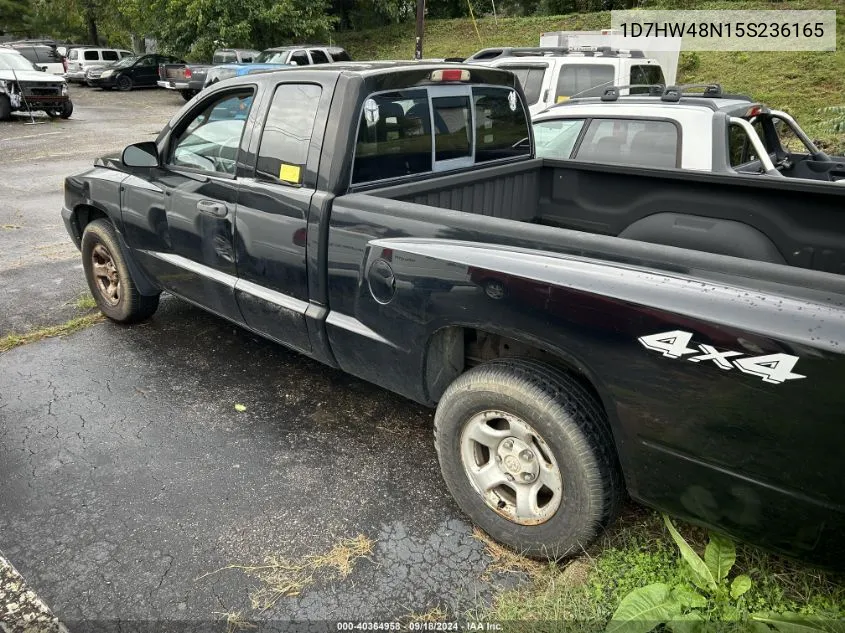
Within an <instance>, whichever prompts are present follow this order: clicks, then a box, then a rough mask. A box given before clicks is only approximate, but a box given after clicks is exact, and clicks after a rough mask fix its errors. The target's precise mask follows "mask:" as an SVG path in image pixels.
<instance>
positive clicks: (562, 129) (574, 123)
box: [534, 119, 584, 160]
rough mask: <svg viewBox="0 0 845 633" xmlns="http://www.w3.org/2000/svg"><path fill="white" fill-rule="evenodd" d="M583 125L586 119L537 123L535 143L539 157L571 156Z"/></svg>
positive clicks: (562, 157)
mask: <svg viewBox="0 0 845 633" xmlns="http://www.w3.org/2000/svg"><path fill="white" fill-rule="evenodd" d="M582 127H584V119H558V120H556V121H539V122H537V123H535V124H534V143H535V144H536V146H537V148H536V150H537V158H554V159H558V160H560V159H564V158H569V157H570V156H571V155H572V148H573V147H575V141H577V140H578V136H579V135H580V134H581V128H582Z"/></svg>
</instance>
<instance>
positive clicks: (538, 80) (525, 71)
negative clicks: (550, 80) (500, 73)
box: [500, 65, 546, 105]
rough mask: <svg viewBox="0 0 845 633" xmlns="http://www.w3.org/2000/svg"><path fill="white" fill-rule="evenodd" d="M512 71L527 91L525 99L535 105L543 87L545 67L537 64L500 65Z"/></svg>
mask: <svg viewBox="0 0 845 633" xmlns="http://www.w3.org/2000/svg"><path fill="white" fill-rule="evenodd" d="M500 68H504V69H505V70H509V71H511V72H512V73H513V74H514V75H516V78H517V79H519V83H520V85H521V86H522V91H523V92H524V93H525V101H526V102H527V103H528V105H533V104H535V103H537V102H538V101H539V100H540V89H541V88H542V87H543V75H545V74H546V68H545V67H537V66H509V65H508V66H504V65H503V66H500Z"/></svg>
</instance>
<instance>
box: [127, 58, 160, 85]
mask: <svg viewBox="0 0 845 633" xmlns="http://www.w3.org/2000/svg"><path fill="white" fill-rule="evenodd" d="M166 61H167V60H166V59H165V58H164V57H160V56H157V55H144V56H143V57H142V58H141V59H139V60H138V61H137V62H135V65H134V66H133V67H132V72H131V76H132V81H133V83H134V84H135V85H136V86H154V85H156V82H157V81H158V65H159V63H161V64H164V63H165V62H166Z"/></svg>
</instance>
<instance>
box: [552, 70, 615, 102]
mask: <svg viewBox="0 0 845 633" xmlns="http://www.w3.org/2000/svg"><path fill="white" fill-rule="evenodd" d="M613 78H614V70H613V66H611V65H610V64H566V65H565V66H564V67H563V68H561V69H560V75H559V76H558V80H557V89H556V90H555V103H559V102H561V101H565V100H566V99H568V98H569V97H575V96H578V97H600V96H601V95H602V94H603V93H604V89H605V88H607V87H608V86H612V85H613Z"/></svg>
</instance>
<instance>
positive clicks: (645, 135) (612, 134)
mask: <svg viewBox="0 0 845 633" xmlns="http://www.w3.org/2000/svg"><path fill="white" fill-rule="evenodd" d="M575 158H576V159H577V160H587V161H595V162H598V163H613V164H618V165H637V166H639V167H675V166H677V163H678V129H677V128H676V127H675V125H674V124H672V123H670V122H669V121H652V120H646V119H593V121H592V122H591V123H590V126H589V128H587V132H586V133H585V134H584V139H583V140H582V141H581V145H580V146H579V148H578V151H577V152H576V153H575Z"/></svg>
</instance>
